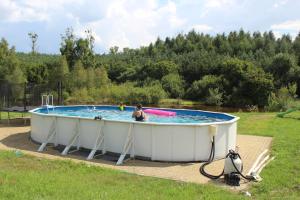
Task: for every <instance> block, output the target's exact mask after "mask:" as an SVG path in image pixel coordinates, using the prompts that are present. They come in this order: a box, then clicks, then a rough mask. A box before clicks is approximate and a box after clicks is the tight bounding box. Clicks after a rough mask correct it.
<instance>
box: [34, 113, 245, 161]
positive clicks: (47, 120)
mask: <svg viewBox="0 0 300 200" xmlns="http://www.w3.org/2000/svg"><path fill="white" fill-rule="evenodd" d="M36 110H37V109H35V110H32V111H31V114H32V118H31V137H32V139H33V140H34V141H37V142H40V143H43V142H45V141H46V140H47V137H48V134H49V130H50V127H51V124H52V122H53V120H56V126H55V130H56V135H55V137H54V138H53V139H52V140H51V141H50V143H54V144H59V145H68V144H69V142H70V140H71V139H72V137H73V136H74V129H75V127H76V123H78V125H79V126H78V131H79V138H78V142H77V143H76V146H78V147H83V148H86V149H92V148H93V147H94V145H95V141H96V140H97V137H98V135H99V129H100V127H101V126H103V129H102V130H103V133H104V141H103V142H104V143H103V146H102V147H101V148H100V149H99V150H104V151H106V152H107V151H108V152H114V153H122V150H123V147H124V145H125V143H126V139H127V136H128V129H129V126H130V124H132V136H133V137H132V139H133V146H132V148H131V149H130V152H128V153H129V154H131V156H141V157H147V158H150V159H151V160H157V161H172V162H180V161H181V162H182V161H190V162H193V161H201V160H207V159H208V157H209V153H210V149H211V135H210V126H215V127H217V132H216V135H215V150H216V152H215V159H219V158H223V157H225V156H226V154H227V153H228V151H229V150H230V149H235V147H236V134H237V120H238V119H239V118H238V117H235V116H232V115H229V116H232V117H234V118H233V119H232V120H229V121H223V122H214V123H201V124H180V123H173V124H172V123H167V124H162V123H153V122H126V121H117V120H105V119H104V120H94V119H87V118H80V117H69V116H56V115H50V114H43V113H37V112H35V111H36ZM174 110H176V109H174ZM226 115H228V114H226ZM74 146H75V145H74Z"/></svg>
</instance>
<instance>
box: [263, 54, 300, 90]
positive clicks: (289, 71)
mask: <svg viewBox="0 0 300 200" xmlns="http://www.w3.org/2000/svg"><path fill="white" fill-rule="evenodd" d="M268 71H269V72H270V73H272V75H273V77H274V84H275V86H276V88H277V89H279V88H281V87H284V86H287V85H288V84H290V83H293V82H295V81H297V79H298V78H299V77H298V72H299V71H300V68H299V66H297V64H296V59H295V57H293V56H291V55H289V54H283V53H280V54H277V55H276V56H275V57H274V59H273V61H272V63H271V65H270V66H269V68H268Z"/></svg>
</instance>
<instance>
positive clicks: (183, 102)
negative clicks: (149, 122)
mask: <svg viewBox="0 0 300 200" xmlns="http://www.w3.org/2000/svg"><path fill="white" fill-rule="evenodd" d="M201 104H202V102H200V101H191V100H184V99H162V100H160V101H159V105H166V106H170V105H181V106H192V105H201Z"/></svg>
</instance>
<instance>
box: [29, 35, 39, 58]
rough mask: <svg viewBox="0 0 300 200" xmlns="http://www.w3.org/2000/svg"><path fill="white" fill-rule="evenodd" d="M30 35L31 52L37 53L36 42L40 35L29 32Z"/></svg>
mask: <svg viewBox="0 0 300 200" xmlns="http://www.w3.org/2000/svg"><path fill="white" fill-rule="evenodd" d="M28 36H29V38H30V40H31V53H32V54H35V53H36V42H37V39H38V37H39V36H38V34H36V33H34V32H30V33H28Z"/></svg>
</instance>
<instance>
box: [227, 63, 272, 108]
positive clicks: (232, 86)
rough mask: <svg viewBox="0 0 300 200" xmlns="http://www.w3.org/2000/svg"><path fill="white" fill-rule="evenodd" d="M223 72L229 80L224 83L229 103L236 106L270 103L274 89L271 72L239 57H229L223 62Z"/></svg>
mask: <svg viewBox="0 0 300 200" xmlns="http://www.w3.org/2000/svg"><path fill="white" fill-rule="evenodd" d="M222 74H223V76H224V78H225V79H226V80H227V83H226V84H224V91H225V96H227V99H226V100H227V102H226V103H227V104H229V105H235V106H243V105H258V106H265V105H267V104H268V98H269V95H270V94H271V92H272V91H273V79H272V77H271V75H270V74H267V73H265V72H264V71H263V69H262V68H259V67H256V66H254V65H253V63H251V62H247V61H242V60H239V59H236V58H234V59H232V58H231V59H227V60H226V61H225V62H224V63H223V64H222Z"/></svg>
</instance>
